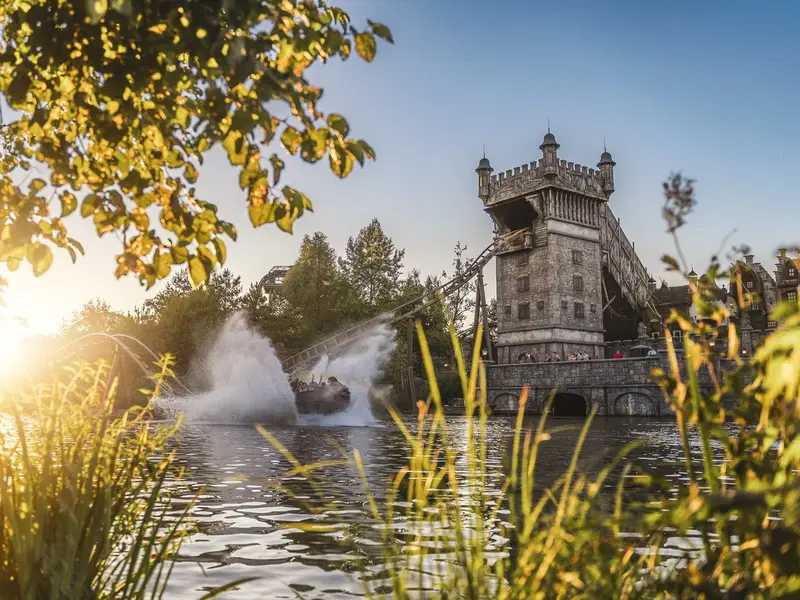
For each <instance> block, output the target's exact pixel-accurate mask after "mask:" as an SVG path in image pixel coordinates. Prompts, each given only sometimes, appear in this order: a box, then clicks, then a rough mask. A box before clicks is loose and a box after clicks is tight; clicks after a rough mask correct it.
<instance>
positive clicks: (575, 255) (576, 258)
mask: <svg viewBox="0 0 800 600" xmlns="http://www.w3.org/2000/svg"><path fill="white" fill-rule="evenodd" d="M572 264H573V265H582V264H583V252H581V251H580V250H573V251H572Z"/></svg>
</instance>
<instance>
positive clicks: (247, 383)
mask: <svg viewBox="0 0 800 600" xmlns="http://www.w3.org/2000/svg"><path fill="white" fill-rule="evenodd" d="M394 348H395V332H394V329H392V328H391V327H389V326H388V325H385V324H379V325H376V327H375V328H374V329H372V330H371V331H370V332H369V333H367V334H366V335H364V336H363V337H362V338H360V339H359V340H357V341H356V342H355V343H354V344H353V345H352V346H350V347H349V348H347V350H346V351H345V352H343V353H341V354H339V355H337V356H335V357H333V358H331V357H329V356H327V355H326V356H323V357H322V359H320V361H319V362H318V363H317V364H316V365H315V366H314V368H313V369H312V370H311V372H310V373H311V374H313V375H314V377H315V378H316V380H317V381H319V380H320V378H323V377H325V378H327V377H328V376H329V375H334V376H335V377H337V379H339V381H341V382H342V383H343V384H344V385H346V386H348V388H349V389H350V394H351V395H350V398H351V401H350V406H348V408H347V409H346V410H345V411H343V412H341V413H338V414H333V415H299V416H298V414H297V408H296V406H295V401H294V394H293V392H292V390H291V388H290V386H289V380H288V377H287V375H286V373H284V371H283V368H282V366H281V363H280V361H279V360H278V357H277V355H276V353H275V349H274V348H273V347H272V344H271V343H270V341H269V340H268V339H267V338H265V337H263V336H262V335H261V334H259V333H258V332H256V331H254V330H253V329H252V328H250V327H249V326H248V324H247V319H246V317H245V315H244V314H243V313H237V314H235V315H233V316H232V317H231V318H230V319H229V320H228V322H227V323H226V324H225V326H224V327H223V328H222V330H221V331H220V334H219V336H218V337H217V339H216V341H215V342H214V345H213V347H212V348H211V351H210V352H209V353H208V355H207V356H206V357H204V359H203V360H202V361H201V362H200V364H201V365H202V368H203V369H204V371H205V372H206V373H207V374H208V376H209V379H210V384H211V389H210V391H208V392H204V393H201V394H196V395H193V396H188V397H181V398H174V397H161V398H158V399H156V401H155V403H156V405H157V406H158V407H159V408H161V409H162V410H163V411H164V412H166V413H167V414H170V415H176V414H177V413H182V414H183V417H184V419H185V420H187V421H189V422H207V423H209V422H210V423H236V422H240V423H256V422H257V423H263V424H265V425H284V424H293V423H298V424H303V425H321V426H326V425H327V426H332V425H340V426H341V425H345V426H368V425H371V424H373V423H374V422H375V419H374V417H373V416H372V411H371V410H370V392H373V393H374V392H375V387H374V382H375V380H376V378H377V375H378V374H379V373H380V370H381V368H382V367H383V366H384V365H385V364H386V363H387V362H388V360H389V359H390V358H391V356H392V353H393V352H394Z"/></svg>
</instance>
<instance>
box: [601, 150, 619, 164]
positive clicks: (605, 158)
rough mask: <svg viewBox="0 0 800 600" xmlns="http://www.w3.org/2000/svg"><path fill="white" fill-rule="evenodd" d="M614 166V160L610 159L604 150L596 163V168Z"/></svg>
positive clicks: (609, 153) (609, 155) (607, 152)
mask: <svg viewBox="0 0 800 600" xmlns="http://www.w3.org/2000/svg"><path fill="white" fill-rule="evenodd" d="M616 164H617V163H615V162H614V159H613V158H611V152H609V151H608V150H606V151H605V152H603V153H602V154H601V155H600V162H599V163H597V166H598V167H599V166H600V165H611V166H612V167H613V166H614V165H616Z"/></svg>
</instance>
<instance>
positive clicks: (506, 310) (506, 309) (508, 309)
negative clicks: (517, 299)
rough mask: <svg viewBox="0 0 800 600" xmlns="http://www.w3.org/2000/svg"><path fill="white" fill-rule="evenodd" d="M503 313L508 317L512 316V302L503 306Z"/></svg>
mask: <svg viewBox="0 0 800 600" xmlns="http://www.w3.org/2000/svg"><path fill="white" fill-rule="evenodd" d="M503 315H504V316H506V317H510V316H511V305H510V304H506V305H505V306H504V307H503Z"/></svg>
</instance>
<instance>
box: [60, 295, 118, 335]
mask: <svg viewBox="0 0 800 600" xmlns="http://www.w3.org/2000/svg"><path fill="white" fill-rule="evenodd" d="M132 321H133V319H132V318H131V317H129V316H126V315H123V314H122V313H120V312H117V311H114V310H112V309H111V305H110V304H109V303H108V302H106V301H105V300H102V299H97V300H90V301H89V302H87V303H86V304H84V305H83V306H82V307H81V308H80V310H76V311H74V312H73V313H72V318H71V319H70V320H68V321H65V322H64V323H62V325H61V333H62V335H66V336H68V337H72V336H76V335H84V334H87V333H121V332H122V330H123V329H125V328H130V326H131V324H132Z"/></svg>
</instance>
